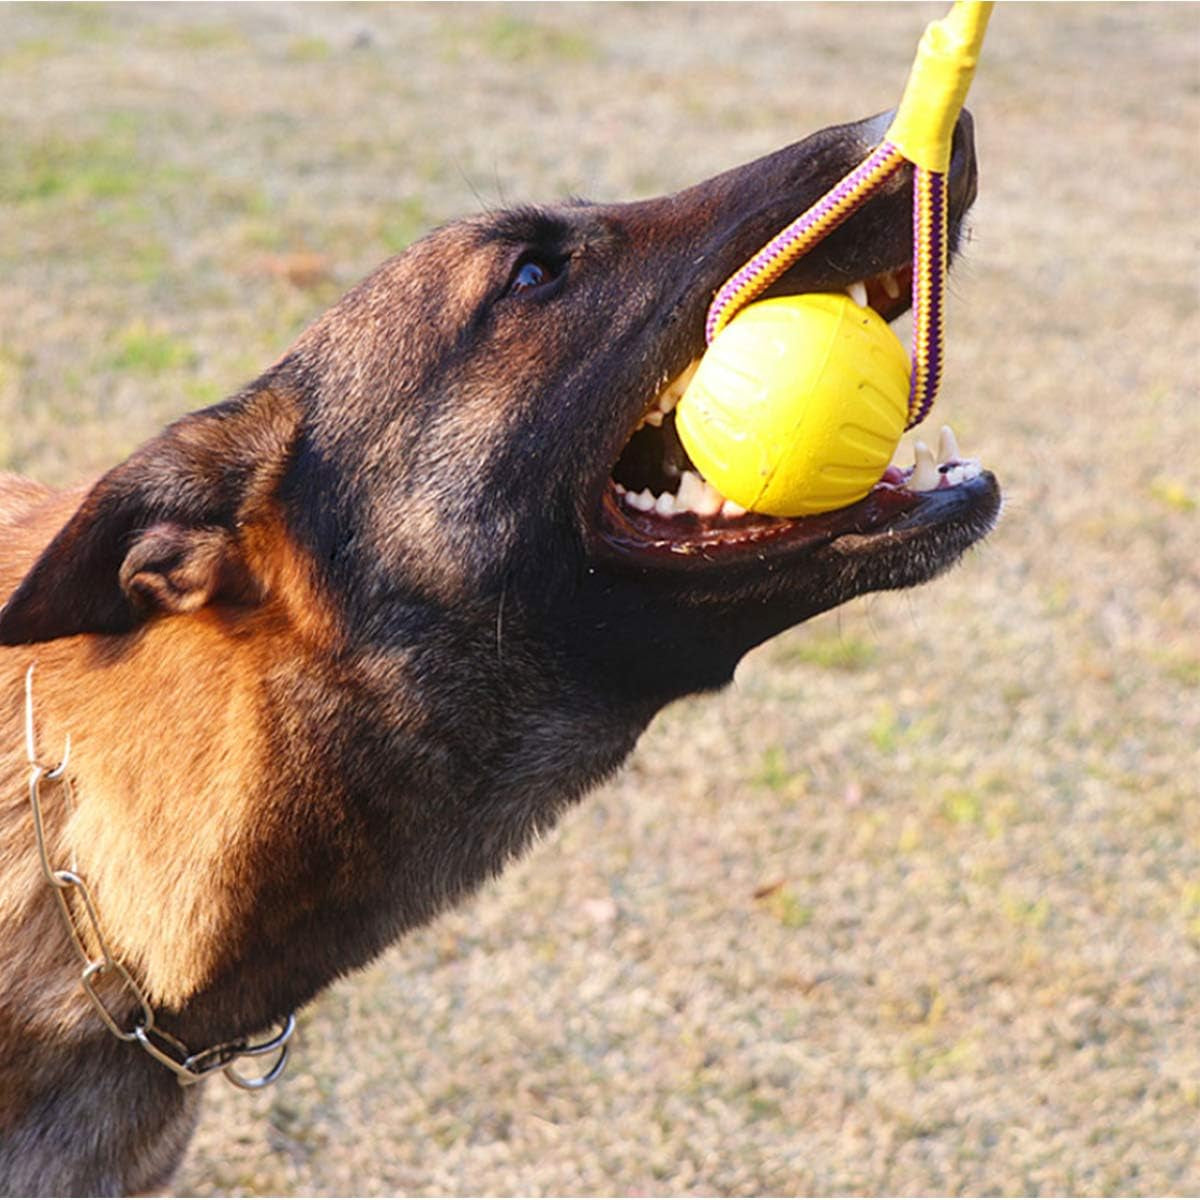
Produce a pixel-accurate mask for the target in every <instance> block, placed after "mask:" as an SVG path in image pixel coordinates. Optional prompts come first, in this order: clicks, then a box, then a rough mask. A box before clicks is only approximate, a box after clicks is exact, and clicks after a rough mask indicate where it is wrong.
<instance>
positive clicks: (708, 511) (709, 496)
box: [696, 479, 725, 517]
mask: <svg viewBox="0 0 1200 1200" xmlns="http://www.w3.org/2000/svg"><path fill="white" fill-rule="evenodd" d="M724 503H725V497H724V496H722V495H721V493H720V492H718V491H717V489H716V488H715V487H713V485H712V484H711V483H709V482H708V480H707V479H706V480H705V481H704V495H703V496H701V498H700V503H699V504H697V505H696V511H697V512H698V513H699V514H700V515H701V516H702V517H715V516H716V515H717V513H719V512H720V511H721V506H722V505H723V504H724Z"/></svg>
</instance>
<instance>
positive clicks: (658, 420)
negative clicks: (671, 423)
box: [642, 408, 663, 425]
mask: <svg viewBox="0 0 1200 1200" xmlns="http://www.w3.org/2000/svg"><path fill="white" fill-rule="evenodd" d="M642 423H643V424H644V425H661V424H662V423H663V414H662V413H661V412H659V410H658V409H657V408H652V409H651V410H650V411H649V412H648V413H647V414H646V415H645V416H644V417H643V418H642Z"/></svg>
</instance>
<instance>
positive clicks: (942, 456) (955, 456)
mask: <svg viewBox="0 0 1200 1200" xmlns="http://www.w3.org/2000/svg"><path fill="white" fill-rule="evenodd" d="M937 458H938V462H940V463H956V462H958V461H959V459H960V458H962V455H961V454H960V453H959V450H958V439H957V438H956V437H955V436H954V430H953V429H951V428H950V426H949V425H943V426H942V429H941V432H940V433H939V434H938V452H937Z"/></svg>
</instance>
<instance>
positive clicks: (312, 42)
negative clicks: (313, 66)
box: [287, 36, 333, 63]
mask: <svg viewBox="0 0 1200 1200" xmlns="http://www.w3.org/2000/svg"><path fill="white" fill-rule="evenodd" d="M332 53H333V47H332V46H331V45H330V44H329V43H328V42H327V41H326V40H325V39H324V38H323V37H314V36H302V37H294V38H292V40H291V41H290V42H289V43H288V48H287V57H288V60H289V61H290V62H295V63H311V62H324V61H325V59H327V58H328V57H329V56H330V55H331V54H332Z"/></svg>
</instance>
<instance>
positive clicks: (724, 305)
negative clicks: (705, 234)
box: [704, 142, 905, 342]
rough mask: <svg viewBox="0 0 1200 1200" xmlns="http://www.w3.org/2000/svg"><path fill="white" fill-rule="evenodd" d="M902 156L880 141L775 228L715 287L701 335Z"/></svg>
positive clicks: (762, 287) (838, 218)
mask: <svg viewBox="0 0 1200 1200" xmlns="http://www.w3.org/2000/svg"><path fill="white" fill-rule="evenodd" d="M904 161H905V160H904V155H902V154H901V153H900V151H899V150H897V149H896V147H895V146H893V145H892V144H891V143H890V142H881V143H880V144H879V145H878V146H877V147H876V148H875V150H874V151H872V153H871V154H870V155H869V156H868V157H867V158H866V159H865V160H864V161H863V162H861V163H860V164H859V165H858V166H857V167H855V168H854V170H853V171H851V172H850V173H849V174H848V175H847V176H845V178H843V179H842V180H841V181H840V182H838V183H836V184H834V186H833V187H832V188H830V189H829V191H827V192H826V193H825V195H824V196H822V197H821V199H820V200H818V201H817V202H816V203H815V204H813V205H812V206H811V207H809V208H808V209H806V210H805V211H804V212H803V213H801V214H800V216H798V217H797V218H796V219H795V220H794V221H793V222H792V223H791V224H790V225H788V226H787V227H786V228H785V229H782V230H781V231H780V232H779V233H777V234H776V235H775V236H774V237H773V238H772V239H771V240H770V241H769V242H768V243H767V244H766V245H765V246H764V247H763V248H762V249H761V250H760V251H759V252H758V253H757V254H756V255H755V256H754V257H753V258H752V259H750V261H749V262H747V263H746V265H745V266H744V267H742V268H741V270H739V271H738V272H737V273H736V274H734V275H731V276H730V277H729V279H727V280H726V281H725V283H724V284H723V285H722V287H721V290H720V291H719V292H717V294H716V297H715V298H714V300H713V302H712V304H711V305H710V306H709V309H708V317H707V319H706V320H705V323H704V333H705V337H706V338H707V340H708V341H709V342H711V341H712V340H713V338H715V337H716V336H717V334H718V333H720V332H721V330H722V329H724V328H725V326H726V325H728V324H729V322H730V321H731V320H732V319H733V317H734V314H736V313H737V312H738V311H739V310H740V309H742V308H744V307H745V306H746V305H747V304H749V303H750V301H751V300H753V299H755V297H757V296H759V295H761V294H762V293H763V292H764V291H766V289H767V288H769V287H770V286H771V284H773V283H774V282H775V280H777V279H778V278H779V277H780V276H781V275H782V274H783V273H784V271H786V270H787V269H788V267H790V266H791V265H792V264H793V263H795V262H797V261H798V260H799V259H800V258H802V257H803V256H804V255H805V254H807V253H808V252H809V251H810V250H811V249H812V248H813V246H815V245H816V244H817V243H818V242H819V241H821V239H822V238H825V237H828V235H829V234H830V233H832V232H833V231H834V230H835V229H836V228H837V227H838V226H839V225H840V224H841V223H842V222H843V221H845V220H846V218H847V217H848V216H850V214H851V213H853V212H854V211H855V210H856V209H858V208H860V207H861V206H862V205H863V204H865V203H866V202H867V200H869V199H870V198H871V196H872V195H873V194H874V193H875V192H876V190H877V189H878V188H879V186H880V184H882V183H884V182H885V181H886V180H887V179H888V178H889V177H890V176H891V175H892V174H893V173H894V172H895V171H896V170H898V169H899V168H900V166H901V165H902V164H903V163H904Z"/></svg>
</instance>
